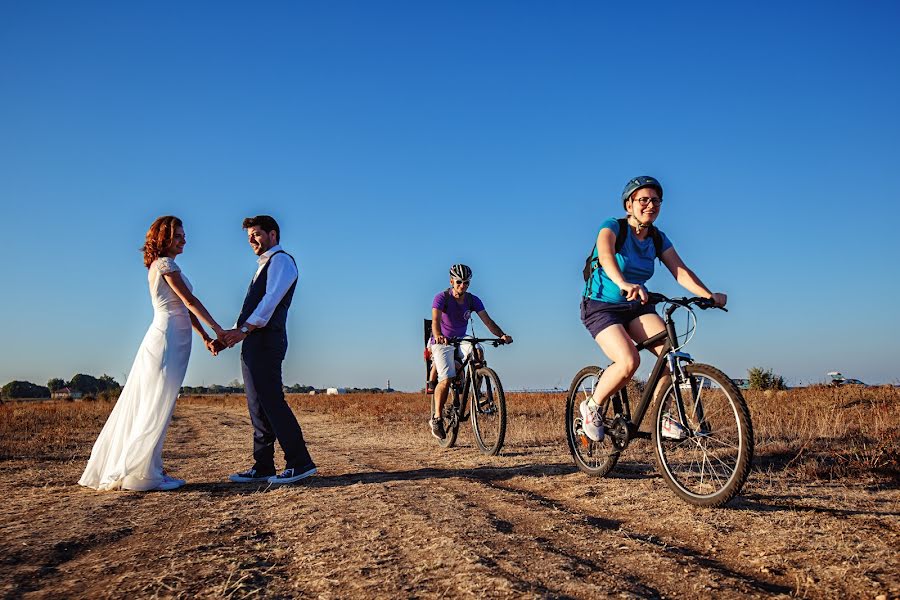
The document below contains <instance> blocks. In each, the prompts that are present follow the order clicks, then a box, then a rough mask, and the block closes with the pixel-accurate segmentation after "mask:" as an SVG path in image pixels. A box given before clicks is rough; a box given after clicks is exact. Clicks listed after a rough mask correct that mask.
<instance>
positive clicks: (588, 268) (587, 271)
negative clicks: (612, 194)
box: [582, 219, 662, 283]
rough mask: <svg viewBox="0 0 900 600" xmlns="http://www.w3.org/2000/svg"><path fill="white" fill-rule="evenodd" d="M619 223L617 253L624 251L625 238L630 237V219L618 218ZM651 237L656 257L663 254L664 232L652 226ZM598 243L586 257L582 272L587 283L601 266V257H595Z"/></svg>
mask: <svg viewBox="0 0 900 600" xmlns="http://www.w3.org/2000/svg"><path fill="white" fill-rule="evenodd" d="M617 222H618V223H619V233H618V234H617V235H616V247H615V251H616V254H618V253H620V252H621V251H622V246H624V245H625V240H626V239H627V238H628V228H629V227H630V225H628V219H617ZM650 239H652V240H653V248H654V249H655V250H656V258H659V255H660V254H662V234H661V233H660V232H659V229H657V228H656V227H655V226H653V225H651V226H650ZM596 246H597V244H596V243H594V248H591V251H590V252H588V255H587V258H585V259H584V269H583V270H582V274H583V275H584V282H585V283H587V282H588V280H589V279H590V278H591V275H593V274H594V271H596V270H597V269H599V268H600V259H599V257H594V249H595V248H596Z"/></svg>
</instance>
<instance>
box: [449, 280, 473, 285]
mask: <svg viewBox="0 0 900 600" xmlns="http://www.w3.org/2000/svg"><path fill="white" fill-rule="evenodd" d="M453 283H455V284H456V285H469V280H468V279H454V280H453Z"/></svg>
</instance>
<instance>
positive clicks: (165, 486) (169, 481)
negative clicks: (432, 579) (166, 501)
mask: <svg viewBox="0 0 900 600" xmlns="http://www.w3.org/2000/svg"><path fill="white" fill-rule="evenodd" d="M185 483H187V482H186V481H185V480H184V479H175V478H174V477H169V476H168V475H163V480H162V483H160V484H159V485H158V486H156V487H155V488H154V489H155V490H157V491H160V492H170V491H172V490H177V489H178V488H180V487H181V486H183V485H184V484H185Z"/></svg>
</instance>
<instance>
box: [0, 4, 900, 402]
mask: <svg viewBox="0 0 900 600" xmlns="http://www.w3.org/2000/svg"><path fill="white" fill-rule="evenodd" d="M898 17H900V8H898V5H897V3H895V2H887V1H884V2H868V3H865V4H862V5H860V4H858V3H851V2H808V3H784V4H782V3H774V2H773V3H752V4H751V3H743V4H734V3H693V2H688V3H639V4H635V5H634V6H633V7H626V6H610V5H606V4H604V3H595V2H567V3H551V2H491V3H484V2H453V3H418V2H380V3H376V2H308V3H289V2H283V3H278V2H275V3H266V4H265V5H254V6H251V5H249V4H246V3H237V2H209V3H199V2H191V3H175V2H154V3H150V2H145V3H127V4H122V3H112V2H109V3H90V2H80V3H69V4H63V3H50V2H31V3H12V2H9V3H4V4H2V5H0V132H2V134H0V204H2V210H3V216H4V221H5V223H4V225H5V230H6V233H7V236H6V243H5V244H4V245H3V247H2V249H0V273H2V275H3V288H4V292H3V293H2V294H0V313H2V314H3V315H4V325H3V326H2V328H0V330H2V332H0V340H2V345H0V353H2V360H0V383H4V382H6V381H9V380H12V379H28V380H31V381H34V382H37V383H45V382H46V381H47V380H48V379H49V378H51V377H62V378H66V379H68V378H70V377H71V376H72V375H74V374H75V373H78V372H85V373H92V374H96V375H99V374H101V373H109V374H111V375H113V376H115V377H116V378H117V379H118V380H119V381H120V382H121V381H122V380H123V379H124V374H125V373H127V371H128V369H129V368H130V365H131V362H132V360H133V358H134V354H135V352H136V350H137V347H138V345H139V344H140V341H141V339H142V337H143V334H144V332H145V331H146V328H147V326H148V325H149V323H150V320H151V318H152V311H151V307H150V304H149V298H148V292H147V286H146V270H145V269H144V268H143V265H142V264H141V256H140V253H139V252H138V248H139V247H140V245H141V243H142V241H143V236H144V233H145V232H146V230H147V228H148V226H149V225H150V223H151V222H152V221H153V219H154V218H155V217H157V216H159V215H163V214H176V215H178V216H180V217H181V218H182V219H183V220H184V222H185V229H186V232H187V236H188V246H187V248H186V251H185V254H184V255H183V256H182V257H180V258H179V263H180V264H181V266H182V268H183V269H184V272H185V273H186V275H187V276H188V278H189V279H190V280H191V282H192V283H193V284H194V287H195V292H196V293H197V295H198V297H200V299H201V300H202V301H203V302H204V303H205V304H206V306H207V307H208V308H209V309H210V311H211V312H212V313H213V314H214V316H216V318H217V319H219V320H220V321H221V322H222V323H223V324H227V323H230V322H231V321H233V319H234V316H235V315H236V314H237V313H238V311H239V308H240V304H241V301H242V299H243V294H244V291H245V290H246V285H247V283H248V281H249V278H250V277H251V276H252V273H253V270H254V266H255V263H254V256H253V255H252V253H251V252H250V250H249V247H248V245H247V243H246V238H245V235H244V232H243V231H242V230H241V228H240V223H241V220H242V218H243V217H245V216H249V215H254V214H260V213H268V214H272V215H273V216H275V217H276V218H277V219H278V220H279V222H280V223H281V226H282V232H283V243H284V247H285V248H286V249H287V250H288V251H290V252H292V253H293V254H294V255H295V256H296V258H297V261H298V263H299V266H300V270H301V281H300V284H299V287H298V292H297V294H296V296H295V300H294V305H293V308H292V312H291V316H290V319H289V331H290V338H289V339H290V344H291V346H290V350H289V353H288V358H287V360H286V362H285V367H284V372H285V381H286V382H287V383H302V384H308V385H315V386H334V385H344V386H359V387H368V386H383V385H384V384H385V382H386V380H387V379H388V378H390V380H391V383H392V384H393V386H394V387H396V388H400V389H410V390H412V389H418V388H419V387H420V386H421V380H422V377H423V374H422V361H421V337H420V336H421V320H422V318H424V317H427V316H428V315H429V313H430V304H431V299H432V297H433V295H434V294H435V293H436V292H438V291H439V290H441V289H443V288H444V287H445V286H446V284H447V275H446V273H447V268H448V267H449V265H450V264H452V263H454V262H465V263H467V264H469V265H470V266H471V267H472V268H473V269H474V271H475V278H474V280H473V285H472V291H473V292H474V293H476V294H478V295H479V296H481V298H482V299H483V300H484V302H485V304H486V306H487V309H488V311H489V312H490V313H491V315H492V316H493V317H494V318H495V319H496V320H497V322H498V323H499V324H500V325H501V326H502V327H503V328H504V329H505V330H506V331H507V332H509V333H511V334H512V335H513V336H514V337H515V339H516V343H515V344H514V345H513V346H511V347H507V348H501V349H497V350H494V349H489V353H488V358H489V361H490V362H491V363H492V365H493V366H494V367H495V368H497V370H498V371H499V372H500V373H501V376H502V378H503V380H504V383H505V384H506V387H507V388H512V389H517V388H535V387H541V388H542V387H554V386H559V387H566V386H567V385H568V383H569V381H570V379H571V377H572V375H573V374H574V373H575V372H576V371H577V370H578V369H579V368H580V367H581V366H583V365H585V364H590V363H604V362H605V359H604V358H603V357H602V355H601V353H600V351H599V349H598V348H597V347H596V345H595V344H594V342H593V341H592V340H591V338H590V335H589V334H588V333H587V332H586V330H584V328H583V326H582V325H581V323H580V320H579V317H578V300H579V296H580V293H581V288H582V285H583V284H582V280H581V266H582V263H583V258H584V255H585V254H586V253H587V251H588V249H589V247H590V244H591V243H592V241H593V239H595V236H596V232H597V227H598V225H599V223H600V222H602V221H603V220H604V219H605V218H607V217H609V216H618V215H619V214H620V212H621V208H620V204H619V202H618V199H617V198H618V196H619V194H620V191H621V189H622V186H623V185H624V183H625V181H626V180H627V179H628V178H630V177H632V176H635V175H638V174H651V175H654V176H656V177H657V178H659V179H660V180H661V181H662V182H663V184H664V186H665V188H666V194H665V196H666V204H665V206H664V208H663V211H662V214H661V216H660V219H659V221H658V225H659V226H660V228H661V229H663V230H664V231H665V232H666V233H667V234H668V235H669V237H670V238H671V239H672V240H673V242H674V244H675V246H676V248H677V249H678V251H679V253H680V254H681V255H682V257H683V258H684V259H685V261H686V262H687V264H688V265H689V266H691V267H692V268H693V269H694V270H695V271H696V272H697V273H698V274H699V275H700V277H701V278H702V279H703V280H704V281H705V282H706V283H707V284H708V285H709V286H710V287H711V288H713V289H715V290H717V291H724V292H726V293H728V294H729V308H730V309H731V311H730V312H729V313H727V314H726V313H721V312H706V313H701V314H700V325H699V330H698V331H697V335H696V338H695V339H694V341H693V342H692V343H691V345H689V346H688V351H690V352H691V353H693V354H694V356H695V357H696V358H697V359H698V360H700V361H703V362H709V363H712V364H715V365H718V366H720V367H721V368H723V369H724V370H725V371H726V372H728V373H729V374H730V375H731V376H733V377H742V376H746V370H747V369H748V368H750V367H753V366H762V367H769V368H772V369H774V370H775V371H776V372H777V373H780V374H782V375H784V376H785V378H786V379H787V380H788V381H790V382H792V383H807V382H814V381H821V380H823V379H824V376H825V373H826V372H827V371H831V370H835V369H838V370H841V371H842V372H844V374H845V375H847V376H852V377H858V378H860V379H863V380H866V381H870V382H898V381H900V369H898V364H900V362H898V360H897V356H898V355H900V342H898V334H900V322H898V318H897V316H896V315H897V313H896V310H895V308H894V306H893V304H894V302H893V299H894V298H896V297H898V295H900V283H898V277H897V271H898V270H897V267H896V265H895V260H896V257H897V256H898V251H900V241H898V239H900V235H898V234H897V233H896V232H895V231H894V229H895V228H896V226H897V222H898V216H900V210H898V208H897V206H898V197H900V183H898V179H897V165H898V164H900V111H898V109H897V107H898V106H900V76H898V70H897V65H898V64H900V42H898V41H897V39H896V36H894V35H891V34H890V30H891V26H892V24H896V23H897V22H898ZM650 287H651V288H654V289H657V290H659V291H662V292H664V293H670V294H676V293H680V292H679V288H678V286H677V284H675V283H674V281H673V280H672V278H671V276H670V275H669V274H668V272H667V271H665V269H664V268H662V267H658V268H657V275H656V276H655V277H654V279H653V280H651V283H650ZM479 325H480V323H479ZM478 331H480V332H481V333H484V332H485V329H484V328H483V327H479V328H478ZM645 362H647V363H649V362H650V361H649V358H648V359H645ZM647 370H648V367H646V366H645V367H642V370H641V373H644V374H646V371H647ZM239 376H240V369H239V366H238V357H237V354H236V352H234V351H231V352H226V353H224V354H222V355H220V356H219V357H217V358H212V357H210V356H209V355H208V354H205V352H204V351H203V348H202V346H201V345H200V344H199V341H197V342H196V343H195V346H194V354H193V357H192V361H191V365H190V368H189V370H188V374H187V379H186V384H188V385H199V384H203V383H206V384H210V383H227V382H229V381H231V380H233V379H235V378H238V377H239Z"/></svg>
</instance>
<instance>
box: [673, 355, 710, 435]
mask: <svg viewBox="0 0 900 600" xmlns="http://www.w3.org/2000/svg"><path fill="white" fill-rule="evenodd" d="M666 359H667V362H668V365H669V372H670V373H671V375H672V389H673V391H674V393H675V410H676V411H677V413H678V421H679V422H680V423H681V424H682V425H683V426H684V427H685V429H686V430H687V431H688V435H690V436H691V437H693V436H695V435H697V433H705V432H706V429H707V425H706V419H705V417H704V415H703V404H702V403H701V402H700V393H701V391H702V389H697V380H696V379H695V378H693V377H691V376H690V375H688V374H687V373H686V372H685V370H684V365H685V364H691V363H693V362H694V359H693V358H692V357H691V355H690V354H688V353H686V352H676V351H671V352H669V353H668V354H667V355H666ZM685 384H687V387H688V388H689V389H690V390H691V398H692V400H693V404H694V406H693V412H694V414H693V416H694V418H695V419H696V420H695V422H696V423H697V424H698V425H699V431H695V430H694V429H693V428H692V427H690V426H689V425H690V423H691V422H690V421H689V420H688V415H687V412H686V411H685V408H684V398H683V397H682V395H681V390H682V386H683V385H685ZM701 387H702V386H701Z"/></svg>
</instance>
